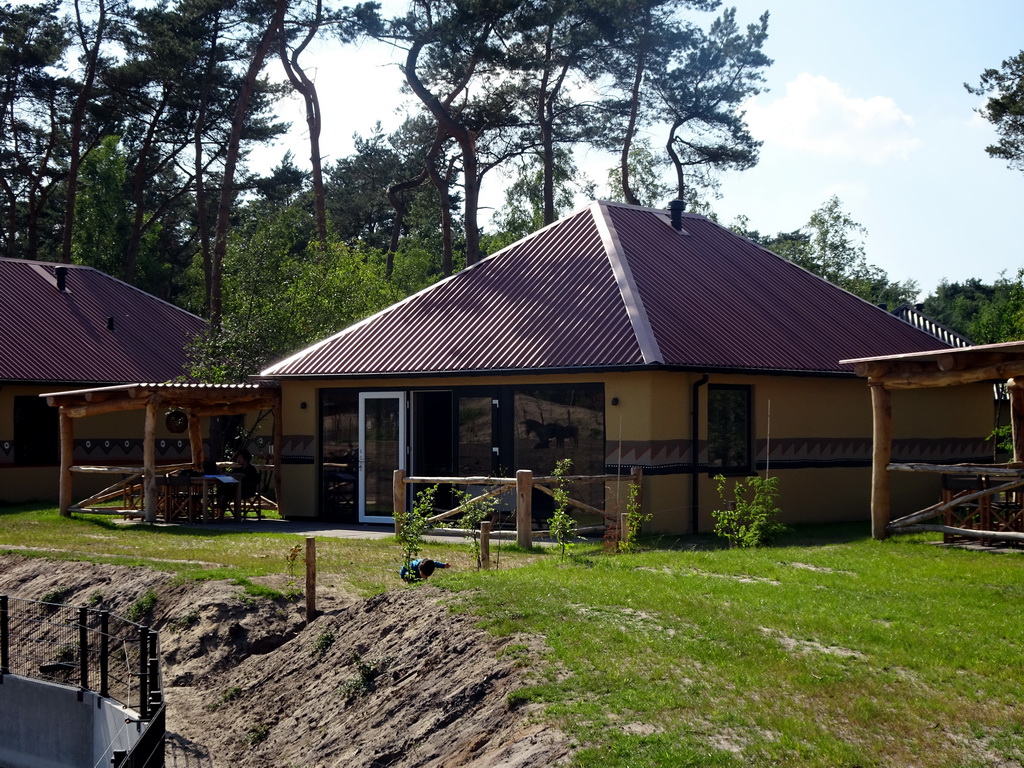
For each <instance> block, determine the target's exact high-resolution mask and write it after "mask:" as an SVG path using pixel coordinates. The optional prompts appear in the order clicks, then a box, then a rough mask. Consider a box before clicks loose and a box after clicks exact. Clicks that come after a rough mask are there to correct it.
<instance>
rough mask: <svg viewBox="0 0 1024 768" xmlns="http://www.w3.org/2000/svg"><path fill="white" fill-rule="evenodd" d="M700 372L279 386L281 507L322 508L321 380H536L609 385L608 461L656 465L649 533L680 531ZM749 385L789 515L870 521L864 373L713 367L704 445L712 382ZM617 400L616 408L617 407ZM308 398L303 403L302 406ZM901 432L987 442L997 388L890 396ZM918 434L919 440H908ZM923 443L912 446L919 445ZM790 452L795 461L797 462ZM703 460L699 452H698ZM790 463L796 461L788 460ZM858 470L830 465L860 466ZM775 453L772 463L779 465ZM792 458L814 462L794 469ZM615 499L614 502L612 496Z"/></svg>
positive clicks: (702, 404)
mask: <svg viewBox="0 0 1024 768" xmlns="http://www.w3.org/2000/svg"><path fill="white" fill-rule="evenodd" d="M700 377H701V374H700V373H675V372H661V371H655V372H641V373H632V372H629V373H605V374H600V375H587V374H583V375H579V376H575V375H570V374H563V375H538V376H521V377H520V376H516V377H507V376H506V377H499V376H494V377H458V378H444V379H440V378H438V379H395V380H379V379H364V380H344V381H290V380H286V381H284V382H282V392H283V401H284V418H283V427H284V434H285V443H286V446H287V445H288V444H289V441H291V444H292V445H293V446H301V447H302V450H303V451H306V450H308V453H309V455H311V456H312V463H308V462H307V463H291V464H290V463H288V460H287V458H286V460H285V462H284V463H283V465H282V475H283V477H282V485H283V499H282V502H283V503H282V509H283V511H284V512H285V514H287V515H289V516H293V517H313V516H316V515H317V510H318V503H319V501H318V490H317V479H318V472H317V467H318V462H319V460H320V457H319V455H318V451H319V446H318V436H317V435H318V428H319V424H318V420H317V409H318V403H319V390H320V389H321V388H324V387H328V388H335V387H345V388H353V389H364V390H368V389H375V390H388V391H391V390H393V391H407V390H410V389H437V390H448V389H453V388H457V387H466V386H471V387H487V386H508V385H513V386H530V385H537V384H542V385H544V384H572V383H584V382H587V383H590V382H599V383H603V385H604V391H605V430H606V445H607V453H608V456H609V463H615V456H617V455H618V448H619V446H620V445H621V446H622V455H623V463H624V464H629V463H631V462H630V458H631V457H632V458H634V459H637V460H638V461H637V462H636V463H640V464H644V465H645V466H649V469H648V470H647V472H646V474H645V480H644V502H645V508H646V509H647V510H648V511H650V512H652V513H653V515H654V519H653V521H652V523H651V524H650V526H649V530H651V531H659V532H685V531H688V530H689V529H690V526H691V520H692V517H693V509H694V507H693V492H692V488H693V486H692V483H691V473H690V468H691V466H692V464H691V462H692V460H693V456H692V453H691V452H690V451H691V449H692V446H691V444H690V443H691V430H692V424H691V415H690V411H691V396H692V392H693V385H694V384H695V383H696V382H697V381H698V380H699V379H700ZM715 384H723V385H747V386H750V387H751V394H752V398H753V414H752V420H753V425H752V426H753V432H754V450H755V453H756V454H757V456H758V458H759V460H760V461H761V464H762V466H763V463H764V460H765V459H766V458H767V459H768V466H769V471H770V472H771V473H772V474H775V475H777V476H778V477H779V479H780V481H779V482H780V492H781V507H782V519H783V520H784V521H785V522H828V521H843V520H865V521H866V520H868V518H869V492H870V475H871V470H870V467H869V466H866V465H865V459H869V458H870V439H871V421H872V415H871V398H870V395H869V392H868V387H867V384H866V382H865V381H864V380H863V379H845V378H811V377H800V376H752V375H742V376H737V375H728V374H715V373H712V374H709V377H708V382H707V384H705V385H702V386H701V387H699V388H698V393H699V407H698V417H699V418H698V441H699V442H698V449H699V450H703V446H704V441H705V440H706V438H707V425H706V417H707V392H708V386H709V385H715ZM613 401H617V402H616V404H614V405H613V404H612V403H613ZM302 403H305V404H306V407H305V408H303V407H302ZM893 416H894V438H895V440H896V441H897V443H898V444H899V443H900V441H909V442H912V443H914V444H915V445H916V444H917V443H918V442H919V443H921V444H922V445H923V446H924V447H925V448H924V449H927V448H928V446H929V445H931V444H932V443H934V444H935V445H937V446H940V447H941V439H942V438H975V439H977V440H979V441H980V440H981V439H983V438H984V437H986V436H987V435H988V433H989V432H990V431H991V429H992V419H993V407H992V390H991V387H989V386H987V385H976V386H972V387H956V388H949V389H943V390H927V391H916V392H897V393H894V396H893ZM911 439H913V440H911ZM915 441H916V442H915ZM794 457H795V458H794ZM699 458H700V457H699ZM787 460H788V461H789V462H790V464H789V465H787V463H786V462H787ZM855 460H856V461H860V462H861V465H860V466H833V465H830V463H829V462H836V463H838V464H842V463H844V462H846V463H855ZM772 461H777V463H776V464H775V465H774V466H773V465H772ZM794 461H796V462H797V463H799V461H805V462H809V463H812V464H814V465H813V466H810V467H805V466H799V467H797V466H792V463H793V462H794ZM697 483H698V507H699V515H698V521H699V528H700V529H701V530H710V529H711V527H712V525H713V519H712V515H711V512H712V510H713V509H714V508H715V507H716V506H717V505H718V503H719V501H718V494H717V492H716V490H715V482H714V480H713V478H712V477H711V476H710V475H709V474H708V472H707V471H706V470H705V471H703V472H699V473H698V474H697ZM892 487H893V505H894V510H903V509H905V510H906V511H907V512H909V511H913V510H914V509H917V508H920V507H923V506H925V505H926V504H927V503H931V502H932V501H934V500H935V499H937V497H938V488H939V485H938V480H937V479H936V478H935V477H931V476H928V477H919V476H913V477H911V476H905V475H904V476H898V477H897V476H895V475H894V478H893V483H892ZM609 506H610V507H612V506H614V502H613V501H612V500H610V499H609Z"/></svg>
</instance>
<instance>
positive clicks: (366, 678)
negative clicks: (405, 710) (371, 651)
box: [339, 651, 394, 701]
mask: <svg viewBox="0 0 1024 768" xmlns="http://www.w3.org/2000/svg"><path fill="white" fill-rule="evenodd" d="M349 661H351V662H352V665H353V666H354V667H355V671H356V676H355V677H353V678H352V679H351V680H348V681H347V682H346V683H345V684H344V685H342V686H341V688H340V689H339V692H340V693H341V695H342V696H343V697H344V699H345V701H352V700H353V699H356V698H359V697H360V696H365V695H366V694H368V693H370V692H371V691H373V690H374V689H376V687H377V683H376V680H377V678H378V677H380V676H381V675H382V674H383V673H384V670H385V669H386V668H387V666H388V665H389V664H390V663H391V662H392V661H394V659H392V658H391V657H390V656H385V657H383V658H380V659H364V658H363V657H362V656H360V655H359V654H358V653H356V652H354V651H353V653H352V657H351V658H350V659H349Z"/></svg>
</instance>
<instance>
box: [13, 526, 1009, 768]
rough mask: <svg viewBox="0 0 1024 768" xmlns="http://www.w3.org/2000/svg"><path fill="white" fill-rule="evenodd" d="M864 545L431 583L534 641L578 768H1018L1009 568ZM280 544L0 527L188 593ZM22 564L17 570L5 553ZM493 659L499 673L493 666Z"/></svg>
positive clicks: (529, 562) (274, 558)
mask: <svg viewBox="0 0 1024 768" xmlns="http://www.w3.org/2000/svg"><path fill="white" fill-rule="evenodd" d="M932 540H933V539H931V538H929V537H925V536H914V537H903V538H899V539H892V540H889V541H885V542H876V541H872V540H871V539H870V538H869V536H868V529H867V525H866V524H864V525H857V526H807V527H802V528H798V529H796V530H794V531H791V532H790V533H788V534H786V535H784V536H783V537H782V538H781V539H780V541H779V543H778V545H777V546H775V547H772V548H767V549H760V550H727V549H722V548H718V546H717V544H715V543H714V542H713V541H712V540H710V539H708V538H706V537H700V538H680V539H671V540H669V539H658V540H656V541H651V542H650V546H651V548H650V549H648V550H647V551H644V552H641V553H639V554H635V555H608V554H605V553H604V552H603V551H602V550H601V548H600V546H584V547H578V548H577V549H576V550H575V551H574V553H573V555H572V556H571V557H569V558H567V559H566V560H564V561H562V560H561V559H560V558H559V556H558V553H557V551H554V550H550V551H544V552H518V551H515V550H514V548H509V547H508V546H507V545H505V547H504V548H503V550H502V552H501V558H502V567H501V568H500V569H499V570H497V571H489V572H479V573H478V572H476V571H475V570H474V569H473V568H472V554H471V552H470V550H469V548H468V547H461V546H434V545H431V546H430V548H429V550H428V554H430V555H431V556H435V557H440V558H444V559H448V560H450V561H452V562H453V563H454V565H455V568H454V569H452V570H450V571H443V572H439V574H438V575H437V576H435V578H434V579H432V583H434V584H436V585H438V586H440V587H442V588H445V589H448V590H450V593H451V595H452V604H453V607H454V608H455V609H456V610H461V611H471V612H473V613H474V614H476V615H479V617H480V621H481V622H482V624H483V625H484V626H486V627H488V628H489V629H491V630H492V631H494V632H498V633H503V634H504V633H510V634H511V633H517V632H530V633H539V634H541V635H543V636H544V637H545V638H546V640H547V645H548V648H549V652H548V655H547V658H545V659H542V660H536V659H526V658H524V664H529V666H530V670H531V672H532V673H533V674H534V678H535V684H533V685H532V686H531V687H529V688H526V689H523V690H520V691H518V692H516V693H515V694H514V695H513V697H512V700H511V701H510V704H511V705H513V706H516V705H519V704H523V703H526V702H539V703H542V704H543V705H544V710H543V711H544V713H545V714H544V717H546V718H548V719H550V720H552V721H554V722H555V723H557V724H558V725H559V726H560V727H562V728H564V729H565V730H566V731H567V732H568V733H569V734H570V735H571V736H572V737H573V738H574V739H575V741H576V743H577V744H578V745H581V746H583V749H582V751H581V752H580V754H579V755H578V757H577V759H576V764H577V765H579V766H611V767H614V766H636V767H639V766H829V767H834V766H847V767H848V768H853V766H861V767H862V768H867V767H868V766H1014V765H1021V764H1024V707H1022V706H1021V701H1022V698H1024V626H1022V621H1021V619H1022V613H1024V557H1022V556H1021V555H1019V554H1009V555H993V554H989V553H985V552H974V551H965V550H959V549H945V548H942V547H937V546H934V544H932V543H931V541H932ZM295 542H296V538H295V537H290V536H280V535H272V534H244V533H234V532H232V531H231V530H230V524H225V525H223V526H209V527H207V528H202V529H189V530H187V531H186V530H183V529H177V528H157V527H151V526H130V527H124V526H120V525H117V524H115V523H113V522H112V521H111V520H110V519H107V518H102V517H93V516H76V517H75V518H73V519H70V520H64V519H61V518H59V516H58V515H57V514H56V512H55V511H54V510H53V509H46V508H39V507H21V508H14V507H8V508H2V509H0V551H3V550H5V549H6V548H8V547H18V549H12V550H10V551H15V552H18V553H21V554H26V553H28V552H33V551H35V552H38V553H40V554H42V555H45V556H51V557H64V558H76V559H88V560H94V561H104V562H121V563H131V564H150V565H153V566H154V567H158V568H162V569H165V570H174V571H178V572H181V573H182V574H183V575H185V576H189V577H202V576H204V575H205V576H210V575H216V576H229V577H235V578H251V577H254V576H258V575H261V574H268V573H283V572H284V570H285V555H286V553H287V550H288V548H289V547H291V546H293V545H294V543H295ZM26 548H27V549H26ZM399 559H400V555H399V546H398V544H397V543H396V542H395V541H394V540H383V541H369V540H364V541H352V540H341V539H325V538H320V539H318V541H317V560H318V566H319V569H320V579H321V580H322V581H324V580H330V579H333V580H336V581H338V582H342V583H344V584H346V585H348V586H351V587H352V588H354V589H356V590H357V591H359V592H360V593H363V594H371V593H375V592H380V591H383V590H386V589H404V588H407V587H405V586H404V585H402V584H401V582H399V581H398V579H397V577H396V576H395V568H396V567H397V564H398V561H399ZM511 652H515V650H514V648H513V649H512V651H511Z"/></svg>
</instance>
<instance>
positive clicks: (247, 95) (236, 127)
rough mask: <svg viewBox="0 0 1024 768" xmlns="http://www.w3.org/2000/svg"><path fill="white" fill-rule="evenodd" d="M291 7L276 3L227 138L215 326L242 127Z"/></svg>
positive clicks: (217, 235) (214, 283)
mask: <svg viewBox="0 0 1024 768" xmlns="http://www.w3.org/2000/svg"><path fill="white" fill-rule="evenodd" d="M287 8H288V0H276V2H275V3H274V15H273V17H272V18H271V19H270V22H269V23H268V24H267V27H266V29H265V30H264V31H263V34H262V36H261V37H260V40H259V42H258V43H257V45H256V48H255V50H254V51H253V54H252V60H251V61H250V62H249V69H248V71H247V72H246V75H245V80H244V82H243V83H242V91H241V93H239V95H238V101H237V102H236V105H235V115H234V118H233V119H232V121H231V135H230V137H229V138H228V144H227V151H226V154H225V158H224V178H223V179H222V181H221V190H220V202H219V203H218V205H217V228H216V230H215V231H214V245H213V259H212V263H211V264H210V286H209V295H210V323H211V325H213V326H214V327H216V326H219V325H220V321H221V312H222V307H221V276H222V269H223V266H224V256H225V255H226V254H227V250H228V228H229V226H230V223H231V208H232V204H233V203H234V200H235V189H234V186H235V171H236V169H237V167H238V155H239V151H240V147H241V143H242V128H243V127H244V125H245V120H246V118H247V117H248V113H249V105H250V104H251V103H252V97H253V93H254V92H255V90H256V80H257V79H258V78H259V74H260V71H261V70H262V69H263V62H264V61H265V60H266V58H267V54H268V53H269V52H270V47H271V46H272V45H273V43H274V39H275V38H276V37H277V35H278V34H280V32H281V25H282V23H283V21H284V14H285V11H286V10H287Z"/></svg>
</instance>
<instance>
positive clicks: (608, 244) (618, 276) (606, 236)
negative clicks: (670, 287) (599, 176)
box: [590, 201, 663, 365]
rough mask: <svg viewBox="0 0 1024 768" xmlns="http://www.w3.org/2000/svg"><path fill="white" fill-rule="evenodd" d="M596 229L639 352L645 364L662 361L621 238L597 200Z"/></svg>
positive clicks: (595, 211) (594, 205)
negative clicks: (624, 254)
mask: <svg viewBox="0 0 1024 768" xmlns="http://www.w3.org/2000/svg"><path fill="white" fill-rule="evenodd" d="M590 210H591V211H592V212H593V215H594V221H595V223H596V224H597V230H598V232H599V233H600V235H601V242H602V243H603V244H604V249H605V253H606V254H607V255H608V262H609V263H610V264H611V267H612V274H613V275H614V276H615V284H616V285H617V286H618V288H619V295H620V296H621V297H622V302H623V304H624V305H625V307H626V313H627V314H628V315H629V323H630V325H632V326H633V334H634V336H636V341H637V344H639V345H640V353H641V354H642V355H643V358H644V363H645V364H648V365H650V364H653V363H660V362H663V360H662V356H661V349H660V348H659V347H658V340H657V339H656V338H655V337H654V330H653V329H652V328H651V324H650V322H649V321H648V319H647V312H646V311H644V303H643V300H642V299H641V298H640V292H639V291H638V290H637V287H636V283H635V282H634V281H633V273H632V272H631V271H630V269H629V264H628V263H627V262H626V259H625V258H624V257H623V255H622V247H621V244H620V243H619V236H618V234H616V232H615V225H614V224H612V220H611V217H610V216H609V215H608V209H607V208H606V207H605V205H604V204H603V203H602V202H600V201H596V202H594V203H592V204H591V208H590Z"/></svg>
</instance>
